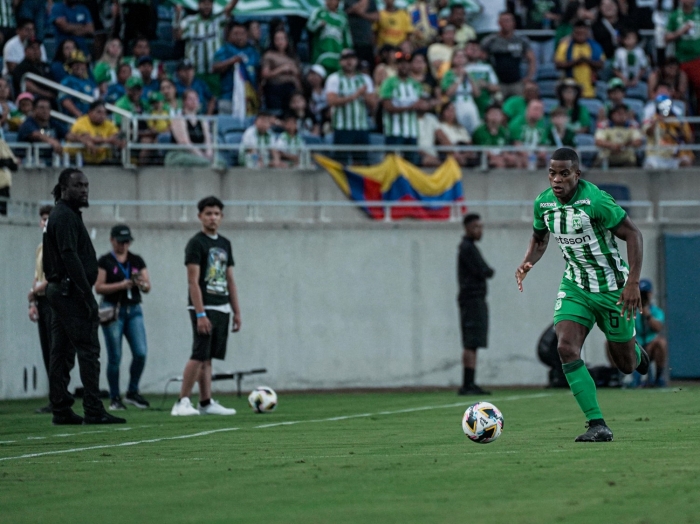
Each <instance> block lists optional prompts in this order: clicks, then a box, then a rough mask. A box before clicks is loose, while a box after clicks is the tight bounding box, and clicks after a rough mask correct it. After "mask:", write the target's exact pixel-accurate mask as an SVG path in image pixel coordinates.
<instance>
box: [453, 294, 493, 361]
mask: <svg viewBox="0 0 700 524" xmlns="http://www.w3.org/2000/svg"><path fill="white" fill-rule="evenodd" d="M459 318H460V327H461V328H462V347H463V348H469V349H477V348H485V347H486V346H487V345H488V332H489V308H488V306H487V305H486V300H484V299H483V298H468V299H462V300H461V301H460V303H459Z"/></svg>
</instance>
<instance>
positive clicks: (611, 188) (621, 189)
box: [596, 184, 632, 214]
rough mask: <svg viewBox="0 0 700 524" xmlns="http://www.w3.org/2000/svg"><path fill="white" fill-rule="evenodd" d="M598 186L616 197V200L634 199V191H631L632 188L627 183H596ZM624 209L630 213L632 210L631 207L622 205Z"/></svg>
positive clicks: (626, 200) (629, 200)
mask: <svg viewBox="0 0 700 524" xmlns="http://www.w3.org/2000/svg"><path fill="white" fill-rule="evenodd" d="M596 185H597V186H598V189H600V190H601V191H605V192H606V193H608V194H609V195H610V196H611V197H613V198H614V199H615V202H631V201H632V193H631V192H630V188H629V187H628V186H626V185H623V184H596ZM622 209H624V210H625V211H626V212H627V213H628V214H629V212H630V208H628V207H625V206H622Z"/></svg>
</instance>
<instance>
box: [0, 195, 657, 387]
mask: <svg viewBox="0 0 700 524" xmlns="http://www.w3.org/2000/svg"><path fill="white" fill-rule="evenodd" d="M98 186H99V184H98ZM522 196H523V197H524V198H530V197H531V196H532V194H527V195H522ZM88 225H89V227H91V226H90V224H88ZM196 230H197V228H196V225H194V224H185V225H180V224H171V225H167V226H157V225H150V226H146V225H143V224H142V225H139V224H135V225H134V236H135V238H136V242H135V243H134V245H133V250H134V252H136V253H139V254H141V255H142V256H143V257H144V258H145V260H146V262H147V264H148V266H149V269H150V272H151V275H152V279H153V291H152V293H151V294H149V295H148V296H146V297H145V301H144V309H145V318H146V328H147V333H148V342H149V355H148V362H147V365H146V371H145V374H144V377H143V382H142V387H143V390H144V391H145V392H148V393H159V392H162V391H163V387H164V385H165V382H166V380H167V379H169V378H171V377H173V376H178V375H180V373H181V372H182V367H183V365H184V363H185V361H186V360H187V358H188V355H189V348H190V343H191V342H190V341H191V331H190V326H189V320H188V316H187V314H186V310H185V303H186V292H187V290H186V284H185V268H184V266H183V250H184V245H185V243H186V241H187V239H188V238H189V237H190V236H191V235H192V234H193V233H194V232H195V231H196ZM530 231H531V229H530V227H529V226H528V225H527V224H524V223H523V224H521V225H503V226H499V227H496V226H492V227H488V224H487V230H486V233H485V237H484V240H483V242H482V245H481V249H482V251H483V253H484V256H485V258H486V260H487V261H488V262H489V263H490V264H492V265H493V267H494V268H495V269H496V276H495V278H494V279H493V280H492V281H491V282H490V288H489V296H488V301H489V304H490V309H491V318H492V321H491V328H490V342H489V349H488V350H487V351H484V352H482V353H481V354H480V357H479V358H480V363H479V368H478V379H479V381H480V382H481V383H483V384H486V385H506V384H518V385H520V384H528V385H536V384H544V383H545V381H546V371H547V370H546V368H545V367H544V366H543V365H541V364H540V363H539V361H538V360H537V357H536V354H535V345H536V343H537V340H538V338H539V336H540V334H541V332H542V330H543V329H544V328H545V327H546V326H547V325H548V324H549V323H550V321H551V316H552V308H553V305H554V299H555V295H556V291H557V285H558V283H559V280H560V277H561V274H562V271H563V261H562V259H561V255H560V254H559V251H558V249H556V247H555V246H551V247H550V249H549V252H548V253H547V254H546V255H545V257H544V258H543V260H542V261H541V263H540V264H539V265H538V266H537V267H536V269H535V270H534V271H533V273H532V274H531V275H530V276H529V277H528V279H527V280H526V281H525V293H523V294H520V293H518V291H517V289H516V287H515V282H514V277H513V273H514V270H515V267H516V266H517V265H518V264H519V262H520V261H521V259H522V255H523V253H524V251H525V247H526V244H527V241H528V238H529V235H530ZM93 232H94V243H95V246H96V249H97V252H98V254H101V253H104V252H106V251H108V249H109V239H108V237H109V229H108V228H107V227H106V226H97V227H96V228H94V229H93ZM222 232H223V234H224V235H226V236H228V237H229V238H230V239H231V240H232V242H233V248H234V256H235V259H236V268H235V274H236V279H237V282H238V285H239V289H240V300H241V305H242V316H243V329H242V331H241V332H240V333H239V334H236V335H232V336H231V337H230V340H229V354H228V357H227V359H226V361H225V362H223V363H220V362H217V363H216V365H215V369H216V370H217V371H222V372H223V371H230V370H240V369H247V368H253V367H266V368H268V370H269V373H268V375H265V376H261V377H256V378H254V379H249V380H247V381H246V386H247V387H252V386H254V385H256V384H257V383H264V384H268V385H270V386H272V387H275V388H279V389H305V388H344V387H390V386H426V385H439V386H446V385H452V386H455V385H457V384H458V383H459V381H460V380H461V372H460V352H461V349H460V338H459V329H458V311H457V305H456V292H457V289H456V276H455V265H456V264H455V261H456V258H455V257H456V250H457V245H458V243H459V241H460V237H461V228H460V227H459V225H458V224H415V223H405V224H401V225H395V226H391V225H376V224H369V223H367V222H365V223H364V224H361V225H350V226H348V225H346V226H339V225H338V226H329V225H325V226H324V225H316V226H303V225H294V224H286V225H280V226H273V225H269V226H264V225H246V224H235V225H232V224H230V223H229V224H227V225H226V226H225V227H224V228H223V231H222ZM643 233H644V236H645V264H644V271H643V274H644V275H645V276H649V277H652V278H656V277H657V275H658V269H659V268H658V259H659V257H658V254H657V244H658V241H657V240H658V235H659V229H658V228H656V227H644V228H643ZM39 241H40V234H39V231H38V228H37V227H36V225H35V224H20V223H4V224H0V246H2V249H0V293H1V295H0V398H21V397H28V396H40V395H45V394H46V393H47V380H46V377H45V374H44V372H43V367H42V364H41V356H40V350H39V343H38V336H37V333H36V328H35V325H34V324H32V323H30V322H29V320H28V319H27V313H26V298H25V297H26V294H27V290H28V288H29V285H30V283H31V278H32V274H33V268H34V250H35V248H36V245H37V243H38V242H39ZM623 250H624V246H623ZM623 252H624V251H623ZM103 347H104V346H103ZM585 351H586V358H587V360H588V361H589V362H592V363H602V362H603V361H604V355H603V341H602V336H601V334H600V333H599V332H598V331H597V329H596V330H595V331H594V332H593V333H592V334H591V336H590V337H589V340H588V342H587V344H586V347H585ZM102 352H103V356H102V363H103V372H102V377H101V381H102V382H103V384H104V385H105V387H106V380H105V377H104V362H105V359H106V356H105V351H104V349H103V350H102ZM124 355H125V356H124V359H123V364H122V384H124V385H125V384H126V381H127V373H128V364H129V361H130V358H129V352H128V350H127V348H126V347H125V348H124ZM33 366H36V367H37V369H38V379H39V382H38V385H37V388H36V389H33V387H32V384H31V370H32V367H33ZM25 367H26V368H28V369H29V377H30V380H29V389H28V391H26V392H25V390H24V386H23V372H24V369H25ZM74 377H75V380H77V373H74ZM216 387H217V388H219V389H220V390H225V391H229V390H232V389H233V387H234V386H233V383H232V382H227V383H218V384H217V385H216ZM173 390H174V388H173Z"/></svg>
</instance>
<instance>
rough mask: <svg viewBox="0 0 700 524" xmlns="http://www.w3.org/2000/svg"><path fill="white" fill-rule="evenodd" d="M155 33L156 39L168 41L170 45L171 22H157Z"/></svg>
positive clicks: (171, 37)
mask: <svg viewBox="0 0 700 524" xmlns="http://www.w3.org/2000/svg"><path fill="white" fill-rule="evenodd" d="M156 34H157V35H158V40H162V41H164V42H170V45H172V41H173V24H172V22H159V23H158V28H157V30H156Z"/></svg>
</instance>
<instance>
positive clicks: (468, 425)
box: [462, 402, 503, 444]
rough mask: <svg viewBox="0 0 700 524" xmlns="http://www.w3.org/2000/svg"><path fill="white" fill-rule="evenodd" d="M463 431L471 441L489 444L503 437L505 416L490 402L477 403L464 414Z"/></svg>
mask: <svg viewBox="0 0 700 524" xmlns="http://www.w3.org/2000/svg"><path fill="white" fill-rule="evenodd" d="M462 429H463V430H464V434H465V435H466V436H467V437H469V439H470V440H472V441H474V442H478V443H479V444H488V443H489V442H493V441H494V440H496V439H497V438H498V437H500V436H501V432H502V431H503V415H502V414H501V412H500V411H499V410H498V408H497V407H496V406H494V405H493V404H491V403H490V402H477V403H476V404H474V405H473V406H469V407H468V408H467V411H465V412H464V416H463V417H462Z"/></svg>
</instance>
